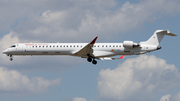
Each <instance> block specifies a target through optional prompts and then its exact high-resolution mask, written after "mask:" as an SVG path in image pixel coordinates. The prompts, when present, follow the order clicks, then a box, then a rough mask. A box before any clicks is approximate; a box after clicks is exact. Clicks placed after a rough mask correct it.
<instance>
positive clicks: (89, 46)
mask: <svg viewBox="0 0 180 101" xmlns="http://www.w3.org/2000/svg"><path fill="white" fill-rule="evenodd" d="M97 38H98V37H96V38H94V40H92V41H91V42H90V43H89V44H87V45H86V46H85V47H84V48H82V49H81V50H79V51H78V52H76V53H75V55H76V56H80V57H88V56H89V55H90V56H91V57H94V55H93V49H92V47H93V46H94V43H95V42H96V39H97Z"/></svg>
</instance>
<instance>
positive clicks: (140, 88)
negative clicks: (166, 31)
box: [98, 55, 180, 101]
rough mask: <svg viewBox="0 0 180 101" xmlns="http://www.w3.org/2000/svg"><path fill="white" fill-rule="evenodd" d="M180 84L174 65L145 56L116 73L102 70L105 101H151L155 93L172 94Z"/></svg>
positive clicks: (100, 83)
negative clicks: (170, 91)
mask: <svg viewBox="0 0 180 101" xmlns="http://www.w3.org/2000/svg"><path fill="white" fill-rule="evenodd" d="M179 81H180V74H179V72H178V71H177V68H176V67H175V66H174V65H171V64H167V63H166V61H165V60H163V59H160V58H157V57H155V56H154V55H151V56H147V55H141V56H139V57H137V58H132V59H127V60H126V61H125V62H123V63H122V64H121V65H119V66H118V67H117V68H116V69H114V70H111V69H106V70H103V69H102V70H101V71H100V72H99V78H98V92H99V97H101V98H102V99H103V100H107V99H109V100H110V101H111V100H123V101H129V100H132V99H134V100H138V101H144V100H146V101H148V100H149V101H151V100H153V99H154V96H155V93H161V92H164V91H168V90H169V89H170V88H171V87H174V86H178V84H179ZM109 100H107V101H109Z"/></svg>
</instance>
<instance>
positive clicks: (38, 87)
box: [0, 67, 61, 95]
mask: <svg viewBox="0 0 180 101" xmlns="http://www.w3.org/2000/svg"><path fill="white" fill-rule="evenodd" d="M60 83H61V78H58V79H54V80H47V79H44V78H42V77H33V78H31V79H30V78H28V77H27V76H26V75H22V74H21V73H19V72H18V71H16V70H8V69H7V68H5V67H0V93H13V94H15V95H16V94H28V93H35V94H36V93H43V92H45V91H46V90H47V89H48V87H50V86H53V85H59V84H60Z"/></svg>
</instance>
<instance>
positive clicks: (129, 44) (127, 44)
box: [123, 41, 140, 48]
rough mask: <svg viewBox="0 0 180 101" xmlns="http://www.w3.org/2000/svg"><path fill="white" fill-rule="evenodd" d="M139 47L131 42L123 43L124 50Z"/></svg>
mask: <svg viewBox="0 0 180 101" xmlns="http://www.w3.org/2000/svg"><path fill="white" fill-rule="evenodd" d="M139 46H140V45H139V44H138V43H134V42H133V41H124V42H123V47H126V48H134V47H139Z"/></svg>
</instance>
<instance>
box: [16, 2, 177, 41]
mask: <svg viewBox="0 0 180 101" xmlns="http://www.w3.org/2000/svg"><path fill="white" fill-rule="evenodd" d="M67 2H68V3H72V5H71V6H70V7H68V8H65V9H58V10H51V9H48V10H45V11H44V12H39V13H40V14H39V15H34V17H31V18H28V19H29V20H28V21H26V22H25V23H23V24H22V25H20V26H18V28H17V29H16V31H17V32H18V33H24V35H25V36H24V35H23V37H24V38H31V39H39V40H41V41H45V40H46V41H52V40H57V41H58V40H60V41H62V42H66V41H67V39H68V40H71V41H77V39H79V38H81V40H82V41H85V40H87V39H89V38H94V37H95V36H97V35H98V36H100V37H102V39H104V40H106V39H107V36H110V37H111V36H112V34H113V35H114V36H116V35H117V34H120V33H121V34H123V33H124V32H127V31H129V30H131V31H132V30H135V29H138V28H141V27H142V25H143V24H144V23H146V22H153V21H155V20H157V19H159V18H162V17H164V16H170V15H175V14H179V13H180V12H179V11H178V9H180V2H179V1H177V0H173V1H168V0H157V1H156V3H155V1H152V0H146V1H141V2H139V3H130V2H125V3H124V4H123V5H122V6H121V7H119V6H118V3H117V2H115V1H114V0H112V1H108V0H107V2H106V1H103V0H98V1H97V0H93V2H92V1H90V0H84V1H83V0H79V1H67ZM85 5H86V6H87V7H85ZM164 5H166V7H165V6H164ZM114 8H116V9H114ZM112 9H114V10H112ZM40 15H41V16H40ZM132 22H133V23H132ZM22 29H26V30H22ZM50 33H51V34H50ZM82 37H83V38H82ZM108 38H109V37H108ZM68 42H69V41H68Z"/></svg>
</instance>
